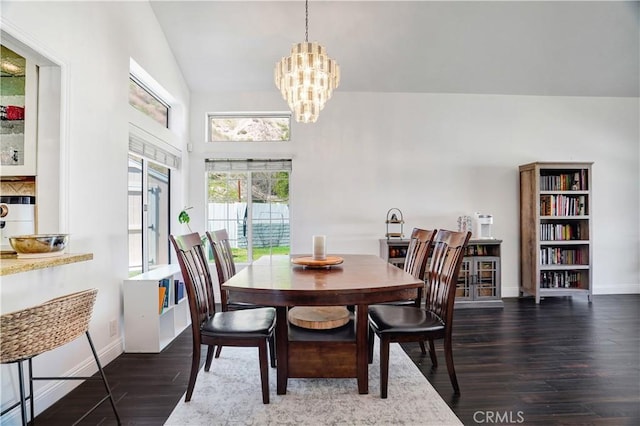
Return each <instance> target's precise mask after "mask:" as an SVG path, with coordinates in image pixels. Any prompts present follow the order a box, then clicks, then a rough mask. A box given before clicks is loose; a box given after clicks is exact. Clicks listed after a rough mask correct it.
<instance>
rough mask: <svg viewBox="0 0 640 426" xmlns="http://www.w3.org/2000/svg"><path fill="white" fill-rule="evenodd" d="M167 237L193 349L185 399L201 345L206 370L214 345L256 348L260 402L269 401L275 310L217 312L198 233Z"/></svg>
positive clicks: (198, 360)
mask: <svg viewBox="0 0 640 426" xmlns="http://www.w3.org/2000/svg"><path fill="white" fill-rule="evenodd" d="M169 239H170V240H171V244H172V245H173V247H174V249H175V251H176V254H177V256H178V263H179V264H180V270H181V272H182V278H183V279H184V283H185V287H186V290H187V300H188V302H189V312H190V314H191V331H192V335H193V339H192V340H193V350H192V359H191V374H190V376H189V384H188V387H187V393H186V395H185V402H188V401H190V400H191V396H192V394H193V388H194V386H195V384H196V378H197V376H198V371H199V369H200V352H201V348H202V345H206V346H207V357H206V361H205V365H204V371H205V372H208V371H209V370H210V368H211V361H212V359H213V351H214V348H215V346H243V347H257V348H258V359H259V363H260V381H261V384H262V402H263V403H264V404H268V403H269V374H268V363H267V340H269V339H270V338H271V336H272V335H273V334H274V330H275V323H276V310H275V309H274V308H255V309H243V310H237V311H222V312H216V303H215V294H214V291H213V280H212V278H211V271H210V270H209V262H208V260H207V256H206V254H205V250H204V246H203V244H202V240H201V239H200V235H199V234H198V233H192V234H186V235H181V236H174V235H170V236H169Z"/></svg>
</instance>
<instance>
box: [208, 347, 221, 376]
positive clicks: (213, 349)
mask: <svg viewBox="0 0 640 426" xmlns="http://www.w3.org/2000/svg"><path fill="white" fill-rule="evenodd" d="M216 348H217V349H219V348H221V346H217V347H216V346H214V345H209V346H207V358H206V359H205V362H204V371H206V372H207V373H208V372H209V370H210V369H211V362H212V361H213V352H214V351H215V350H216ZM216 358H217V357H216Z"/></svg>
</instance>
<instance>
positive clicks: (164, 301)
mask: <svg viewBox="0 0 640 426" xmlns="http://www.w3.org/2000/svg"><path fill="white" fill-rule="evenodd" d="M170 283H171V280H170V279H169V278H163V279H161V280H160V282H159V284H158V285H159V287H162V288H164V289H165V290H164V293H163V296H164V297H163V298H162V308H168V307H169V294H170V293H171V290H170V288H169V286H170V285H171V284H170ZM160 313H162V311H160Z"/></svg>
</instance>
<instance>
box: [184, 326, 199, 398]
mask: <svg viewBox="0 0 640 426" xmlns="http://www.w3.org/2000/svg"><path fill="white" fill-rule="evenodd" d="M193 340H194V341H193V353H192V354H191V374H190V375H189V384H188V385H187V393H186V395H185V396H184V402H189V401H191V395H193V388H194V386H195V385H196V378H197V377H198V370H199V369H200V339H195V338H194V339H193Z"/></svg>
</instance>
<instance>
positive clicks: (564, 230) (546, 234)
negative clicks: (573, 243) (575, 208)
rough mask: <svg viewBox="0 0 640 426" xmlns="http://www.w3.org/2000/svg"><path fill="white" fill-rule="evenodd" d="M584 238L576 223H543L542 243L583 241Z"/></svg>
mask: <svg viewBox="0 0 640 426" xmlns="http://www.w3.org/2000/svg"><path fill="white" fill-rule="evenodd" d="M582 238H583V236H582V235H581V232H580V226H579V225H578V224H576V223H570V224H567V223H541V224H540V239H541V240H542V241H569V240H581V239H582Z"/></svg>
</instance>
